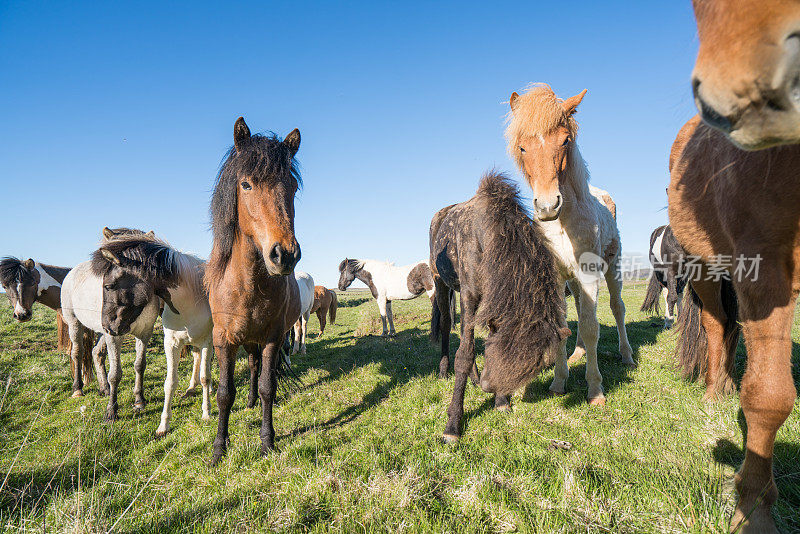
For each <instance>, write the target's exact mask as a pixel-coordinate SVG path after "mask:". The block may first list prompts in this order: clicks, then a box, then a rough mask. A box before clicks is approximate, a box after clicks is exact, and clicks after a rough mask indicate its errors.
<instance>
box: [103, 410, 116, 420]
mask: <svg viewBox="0 0 800 534" xmlns="http://www.w3.org/2000/svg"><path fill="white" fill-rule="evenodd" d="M116 420H117V412H108V411H106V423H113V422H114V421H116Z"/></svg>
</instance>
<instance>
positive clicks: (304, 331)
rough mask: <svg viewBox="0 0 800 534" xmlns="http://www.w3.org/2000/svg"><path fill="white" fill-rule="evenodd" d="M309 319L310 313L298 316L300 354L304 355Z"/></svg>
mask: <svg viewBox="0 0 800 534" xmlns="http://www.w3.org/2000/svg"><path fill="white" fill-rule="evenodd" d="M310 318H311V314H310V313H307V314H306V315H301V316H300V323H301V324H300V335H301V336H303V337H302V340H301V341H300V354H305V353H306V334H308V320H309V319H310Z"/></svg>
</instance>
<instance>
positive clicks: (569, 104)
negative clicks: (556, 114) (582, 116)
mask: <svg viewBox="0 0 800 534" xmlns="http://www.w3.org/2000/svg"><path fill="white" fill-rule="evenodd" d="M586 91H587V90H586V89H584V90H583V91H581V92H580V93H578V94H577V95H575V96H571V97H569V98H568V99H566V100H564V102H563V103H562V104H561V106H562V107H563V108H564V112H566V114H567V115H572V114H574V113H575V111H577V108H578V104H580V103H581V100H583V97H584V96H585V95H586Z"/></svg>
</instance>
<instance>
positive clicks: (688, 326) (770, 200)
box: [668, 117, 800, 532]
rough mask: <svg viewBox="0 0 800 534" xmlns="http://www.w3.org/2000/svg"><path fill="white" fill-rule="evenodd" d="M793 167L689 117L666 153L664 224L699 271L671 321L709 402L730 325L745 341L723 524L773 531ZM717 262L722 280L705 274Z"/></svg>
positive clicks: (726, 367) (788, 158)
mask: <svg viewBox="0 0 800 534" xmlns="http://www.w3.org/2000/svg"><path fill="white" fill-rule="evenodd" d="M798 168H800V146H798V145H793V146H785V147H776V148H770V149H766V150H760V151H756V152H745V151H743V150H741V149H739V148H737V147H735V146H734V145H732V144H731V143H730V142H728V140H727V139H726V138H725V136H724V135H722V134H721V133H719V132H718V131H716V130H713V129H712V128H710V127H708V126H707V125H705V124H703V123H702V122H701V121H700V118H699V117H694V118H693V119H692V120H690V121H689V122H688V123H687V124H686V125H685V126H684V127H683V128H682V129H681V131H680V133H679V134H678V137H677V139H676V140H675V143H674V145H673V147H672V154H671V156H670V173H671V182H670V186H669V189H668V194H669V219H670V225H671V226H672V229H673V231H674V233H675V236H676V237H677V239H678V241H679V242H680V244H681V246H683V248H684V249H685V250H686V252H687V254H689V255H692V256H699V257H700V258H701V259H702V265H701V266H702V271H701V272H700V273H698V274H697V275H695V276H692V275H689V278H690V281H691V291H689V292H688V293H687V294H688V295H690V297H691V298H690V297H687V303H685V304H684V309H683V311H682V313H681V318H680V320H679V322H680V323H681V325H682V333H681V343H680V344H679V345H680V346H679V352H680V355H681V361H682V363H683V366H684V370H685V371H686V372H687V373H689V374H704V375H705V381H706V398H707V399H710V398H713V397H715V396H716V395H718V394H720V393H724V392H725V391H728V390H730V389H732V385H733V382H732V377H731V372H732V368H733V356H734V354H735V350H736V343H737V340H738V337H739V336H738V333H739V324H741V328H742V329H743V331H744V337H745V342H746V345H747V360H748V361H747V371H746V372H745V374H744V377H743V378H742V383H741V394H740V398H741V405H742V410H743V412H744V416H745V418H746V420H747V434H746V453H745V459H744V463H743V464H742V467H741V469H740V470H739V472H738V473H737V475H736V489H737V491H738V493H739V503H738V505H737V507H736V512H735V515H734V517H733V521H732V527H733V528H734V529H735V528H738V527H741V529H742V530H741V531H742V532H775V524H774V522H773V520H772V516H771V514H770V509H771V507H772V504H773V503H774V502H775V500H776V499H777V497H778V490H777V487H776V485H775V480H774V478H773V475H772V453H773V447H774V442H775V435H776V433H777V431H778V428H780V426H781V425H782V424H783V422H784V421H785V420H786V418H787V417H788V416H789V413H790V412H791V411H792V406H793V404H794V400H795V397H796V395H797V392H796V390H795V385H794V382H793V380H792V372H791V348H792V339H791V325H792V320H793V316H794V310H795V302H796V299H797V295H798V292H799V291H800V187H797V169H798ZM726 258H728V259H726ZM740 265H742V266H744V268H743V269H742V270H739V267H740ZM754 266H756V267H757V270H756V271H755V272H753V267H754ZM720 268H722V270H723V271H724V272H727V273H728V274H729V276H730V281H725V280H723V279H719V278H718V277H716V276H714V271H716V272H719V270H720ZM745 269H746V272H745ZM737 305H738V306H737ZM737 307H738V310H737ZM737 321H738V322H737Z"/></svg>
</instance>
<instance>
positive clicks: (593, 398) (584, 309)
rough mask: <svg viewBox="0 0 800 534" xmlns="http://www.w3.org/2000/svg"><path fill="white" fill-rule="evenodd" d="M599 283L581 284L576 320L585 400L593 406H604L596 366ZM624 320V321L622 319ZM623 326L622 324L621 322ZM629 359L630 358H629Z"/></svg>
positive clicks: (598, 371) (601, 381)
mask: <svg viewBox="0 0 800 534" xmlns="http://www.w3.org/2000/svg"><path fill="white" fill-rule="evenodd" d="M599 289H600V282H599V281H591V282H588V283H584V284H581V292H580V294H579V295H580V300H581V315H580V317H579V318H578V331H579V332H580V335H581V337H582V338H583V340H584V342H585V343H586V383H587V384H588V386H589V390H588V392H587V399H588V400H589V404H591V405H593V406H604V405H605V403H606V397H605V395H604V394H603V375H601V374H600V367H599V366H598V364H597V339H598V337H599V329H600V325H599V324H598V322H597V293H598V291H599ZM623 320H624V319H623ZM623 325H624V322H623ZM629 358H630V356H629Z"/></svg>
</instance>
